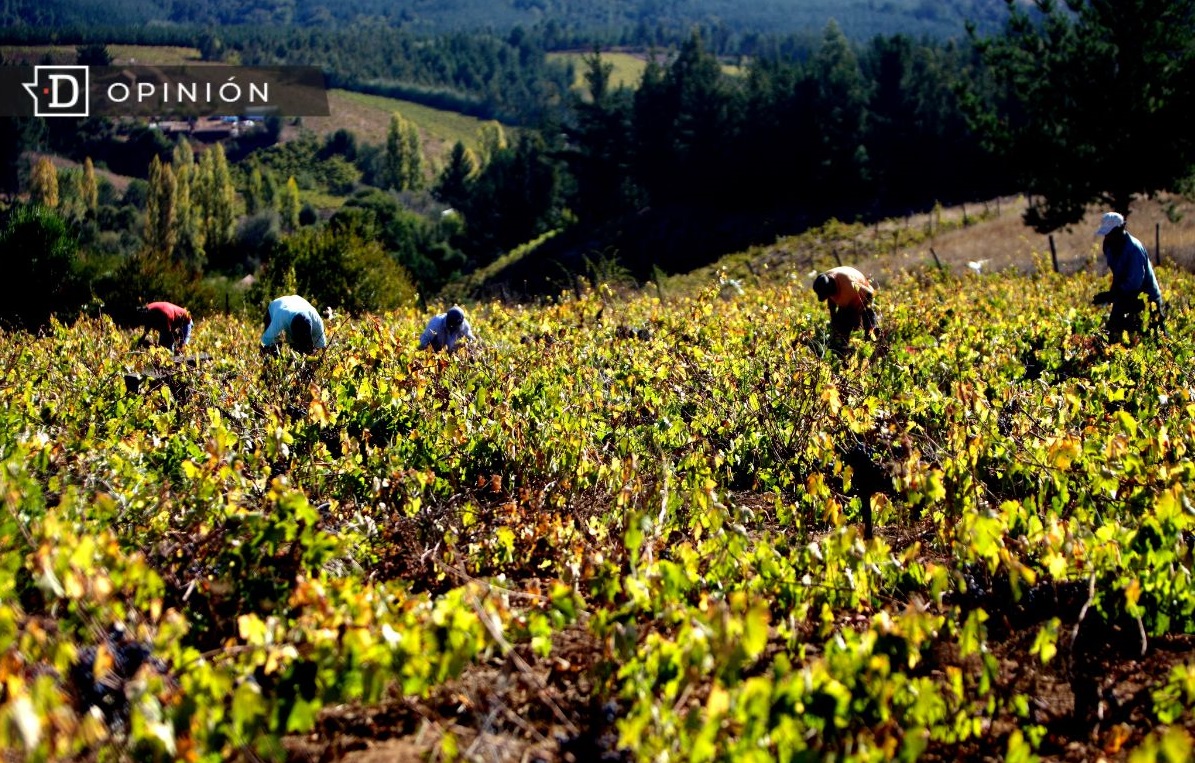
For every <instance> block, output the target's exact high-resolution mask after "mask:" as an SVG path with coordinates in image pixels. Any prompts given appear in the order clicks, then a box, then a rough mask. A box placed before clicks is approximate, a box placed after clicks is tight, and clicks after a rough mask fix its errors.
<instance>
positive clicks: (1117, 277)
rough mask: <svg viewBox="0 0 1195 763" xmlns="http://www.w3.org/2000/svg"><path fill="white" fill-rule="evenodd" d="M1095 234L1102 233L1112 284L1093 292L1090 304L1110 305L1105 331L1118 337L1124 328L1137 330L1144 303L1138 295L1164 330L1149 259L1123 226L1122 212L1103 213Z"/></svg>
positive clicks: (1160, 305) (1136, 331)
mask: <svg viewBox="0 0 1195 763" xmlns="http://www.w3.org/2000/svg"><path fill="white" fill-rule="evenodd" d="M1096 235H1097V236H1103V237H1104V246H1103V249H1104V260H1105V261H1106V262H1107V263H1108V269H1109V270H1111V271H1112V287H1111V288H1110V289H1108V291H1102V292H1100V293H1099V294H1096V295H1095V298H1094V299H1093V300H1092V304H1096V305H1108V304H1110V305H1112V311H1111V312H1110V313H1109V315H1108V324H1107V330H1108V333H1109V334H1110V335H1111V336H1112V338H1113V339H1119V338H1120V337H1121V335H1122V334H1124V333H1125V332H1126V331H1127V332H1128V333H1129V334H1137V333H1140V331H1141V328H1142V321H1141V311H1142V310H1143V309H1145V307H1146V305H1145V303H1143V302H1142V301H1141V296H1142V295H1144V296H1145V297H1146V298H1147V299H1148V300H1149V303H1150V306H1151V307H1152V308H1154V309H1155V310H1156V316H1157V317H1156V318H1155V319H1154V320H1155V321H1156V325H1157V326H1158V327H1159V328H1161V330H1162V331H1163V332H1165V330H1166V327H1165V324H1164V323H1163V320H1164V314H1163V312H1162V292H1161V289H1159V288H1158V279H1157V276H1156V275H1154V268H1153V265H1152V264H1151V263H1150V261H1149V252H1147V251H1146V250H1145V247H1144V246H1143V245H1142V244H1141V242H1140V241H1138V240H1137V239H1136V238H1135V237H1134V236H1132V235H1131V234H1130V233H1129V232H1128V230H1126V228H1125V221H1124V216H1123V215H1121V214H1119V213H1117V212H1109V213H1107V214H1105V215H1104V218H1103V220H1102V221H1101V222H1100V227H1099V229H1098V230H1097V231H1096Z"/></svg>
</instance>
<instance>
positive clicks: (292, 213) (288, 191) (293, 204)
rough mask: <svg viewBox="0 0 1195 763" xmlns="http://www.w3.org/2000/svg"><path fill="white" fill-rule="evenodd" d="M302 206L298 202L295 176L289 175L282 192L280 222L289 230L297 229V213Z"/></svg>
mask: <svg viewBox="0 0 1195 763" xmlns="http://www.w3.org/2000/svg"><path fill="white" fill-rule="evenodd" d="M302 206H303V205H302V202H300V201H299V184H298V183H297V182H295V176H294V175H291V176H290V177H289V178H287V180H286V188H285V189H284V190H283V191H282V221H283V222H284V223H285V224H286V227H287V228H289V229H290V230H297V229H298V227H299V211H300V210H301V209H302Z"/></svg>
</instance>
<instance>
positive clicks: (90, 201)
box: [83, 156, 100, 215]
mask: <svg viewBox="0 0 1195 763" xmlns="http://www.w3.org/2000/svg"><path fill="white" fill-rule="evenodd" d="M83 206H84V207H85V208H86V210H87V212H88V213H90V214H93V215H94V214H95V213H96V210H97V209H99V206H100V186H99V182H98V181H97V180H96V177H95V165H94V164H92V162H91V157H90V156H89V157H87V158H86V159H84V160H83Z"/></svg>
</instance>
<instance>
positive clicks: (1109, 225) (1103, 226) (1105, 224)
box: [1095, 212, 1124, 236]
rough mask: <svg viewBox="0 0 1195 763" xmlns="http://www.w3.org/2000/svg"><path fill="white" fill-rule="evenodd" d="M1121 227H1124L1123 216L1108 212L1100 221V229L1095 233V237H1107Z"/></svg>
mask: <svg viewBox="0 0 1195 763" xmlns="http://www.w3.org/2000/svg"><path fill="white" fill-rule="evenodd" d="M1122 225H1124V216H1123V215H1121V214H1120V213H1119V212H1108V213H1107V214H1105V215H1104V219H1103V220H1101V221H1100V229H1099V230H1097V231H1096V232H1095V235H1097V236H1107V235H1108V234H1109V233H1111V232H1112V231H1114V230H1116V229H1117V228H1119V227H1120V226H1122Z"/></svg>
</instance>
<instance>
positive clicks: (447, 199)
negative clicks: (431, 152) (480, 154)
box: [432, 140, 478, 210]
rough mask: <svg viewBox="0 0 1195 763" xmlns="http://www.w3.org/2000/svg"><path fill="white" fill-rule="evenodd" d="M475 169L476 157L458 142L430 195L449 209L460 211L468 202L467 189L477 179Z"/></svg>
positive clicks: (476, 165) (476, 166)
mask: <svg viewBox="0 0 1195 763" xmlns="http://www.w3.org/2000/svg"><path fill="white" fill-rule="evenodd" d="M477 168H478V161H477V155H476V154H474V153H473V150H472V149H470V148H468V147H466V146H465V144H464V143H461V142H460V141H459V140H458V141H457V142H456V144H455V145H454V146H453V147H452V152H451V153H450V154H449V155H448V165H447V166H445V167H444V171H443V172H441V173H440V177H439V179H438V180H437V181H436V187H435V188H434V189H433V190H432V195H433V196H435V197H436V198H437V199H439V200H440V201H442V202H444V203H445V204H447V205H448V206H450V207H455V208H456V209H458V210H459V209H462V208H463V207H464V206H465V204H466V203H467V201H468V198H469V188H470V186H471V184H472V182H473V180H474V178H476V177H477Z"/></svg>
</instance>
